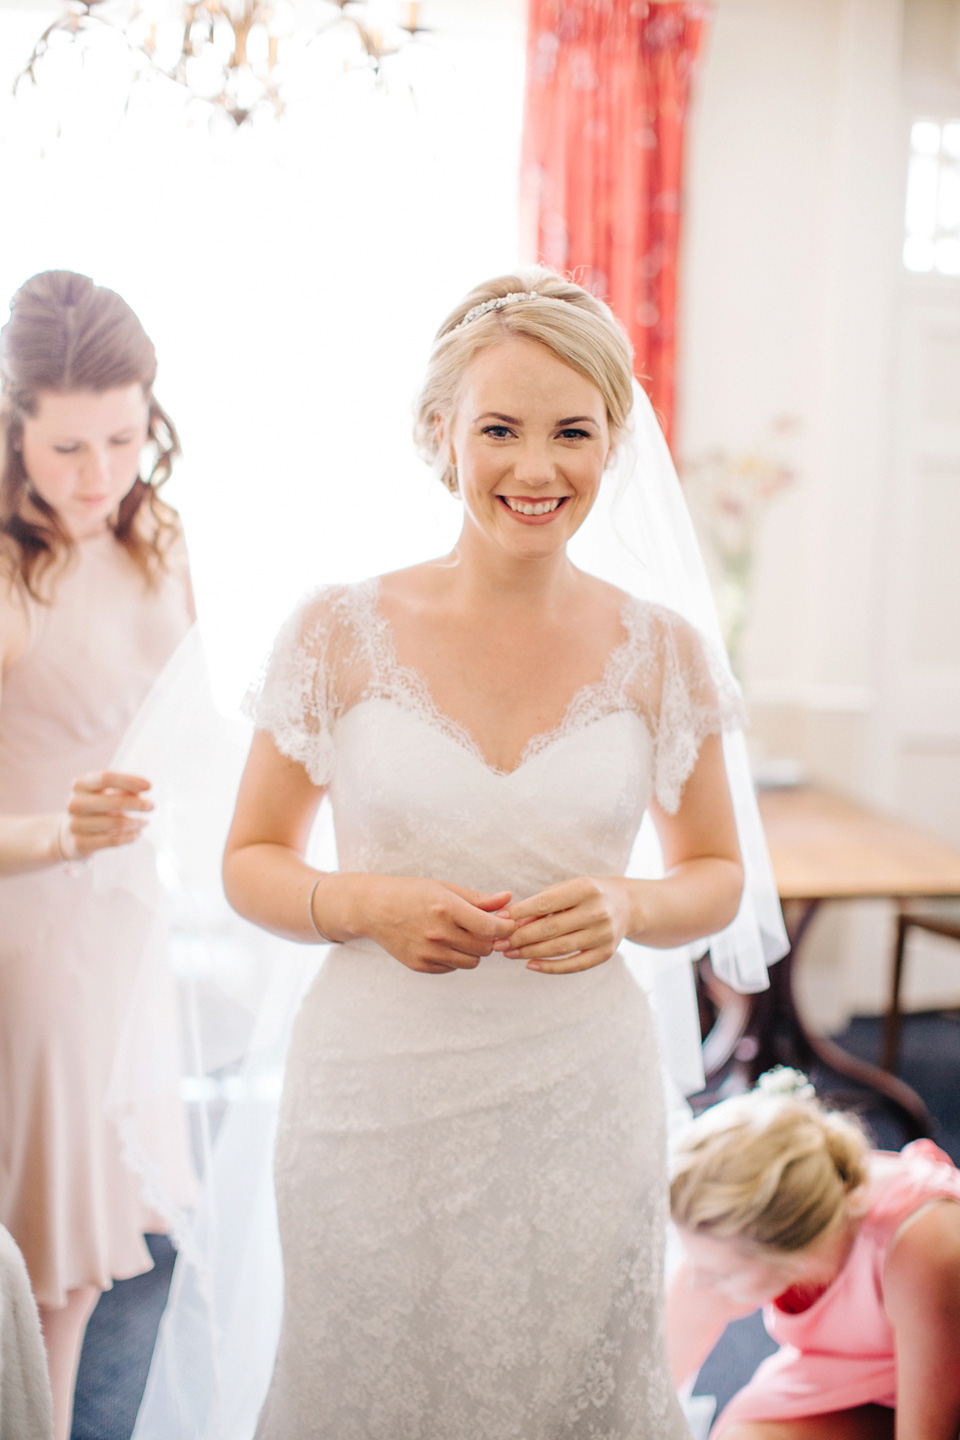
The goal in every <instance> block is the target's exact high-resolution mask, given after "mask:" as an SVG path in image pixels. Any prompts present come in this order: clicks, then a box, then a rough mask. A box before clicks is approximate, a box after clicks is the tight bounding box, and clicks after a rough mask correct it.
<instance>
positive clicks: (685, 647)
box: [635, 605, 747, 815]
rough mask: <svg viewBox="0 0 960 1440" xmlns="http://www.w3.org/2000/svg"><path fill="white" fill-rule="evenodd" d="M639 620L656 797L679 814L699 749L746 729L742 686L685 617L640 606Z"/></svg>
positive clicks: (640, 667) (640, 671) (638, 672)
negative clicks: (717, 737) (712, 739)
mask: <svg viewBox="0 0 960 1440" xmlns="http://www.w3.org/2000/svg"><path fill="white" fill-rule="evenodd" d="M641 612H642V613H641V614H640V615H639V616H638V618H637V630H638V632H639V633H638V634H637V640H638V642H639V644H638V646H637V650H638V655H639V656H640V657H643V660H644V662H645V663H643V664H641V665H638V666H637V670H636V672H635V673H636V675H637V678H638V679H640V680H642V683H643V689H644V692H645V693H644V696H643V708H644V710H645V711H646V714H647V719H648V723H649V725H650V728H651V731H652V733H653V741H654V761H653V766H654V773H653V793H654V795H655V797H656V799H657V803H658V804H659V805H660V806H661V808H662V809H664V810H666V811H667V812H668V814H670V815H674V814H676V811H677V808H678V806H679V804H680V799H681V796H682V795H683V787H684V785H685V784H686V782H687V779H688V778H689V776H690V774H691V772H692V770H693V767H694V765H695V764H696V763H697V756H698V755H699V753H700V747H701V745H702V744H703V742H704V740H705V738H706V737H707V736H708V735H716V734H720V733H721V732H722V731H724V730H739V729H745V728H746V724H747V719H746V712H745V711H744V707H743V700H742V698H741V695H740V690H739V687H738V685H737V683H736V681H735V680H734V679H733V677H732V676H731V674H730V672H729V670H728V669H727V666H726V665H725V663H724V661H723V659H722V658H721V656H720V655H719V654H718V653H717V651H716V650H715V649H714V647H713V646H712V645H711V644H710V642H709V641H708V640H707V639H706V638H705V637H704V636H703V635H701V634H700V632H699V631H698V630H695V629H694V627H693V626H692V625H690V624H688V622H687V621H686V620H684V619H683V618H682V617H681V616H680V615H678V614H676V612H674V611H672V610H668V609H666V608H665V607H663V606H659V605H641Z"/></svg>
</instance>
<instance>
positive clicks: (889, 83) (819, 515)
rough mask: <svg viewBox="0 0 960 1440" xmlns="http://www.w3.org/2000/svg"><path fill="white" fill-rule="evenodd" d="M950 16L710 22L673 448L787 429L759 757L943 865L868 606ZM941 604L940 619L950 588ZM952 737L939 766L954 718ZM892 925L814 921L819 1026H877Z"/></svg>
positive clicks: (763, 622)
mask: <svg viewBox="0 0 960 1440" xmlns="http://www.w3.org/2000/svg"><path fill="white" fill-rule="evenodd" d="M958 12H960V6H958V5H957V3H956V0H715V19H714V24H713V27H712V34H711V37H710V43H709V49H708V53H707V56H706V62H705V66H704V70H703V74H702V77H701V84H700V89H699V100H698V104H697V109H696V112H695V115H694V118H693V129H692V148H691V154H690V169H689V181H688V211H687V228H686V242H685V269H684V290H683V329H682V335H683V345H682V350H681V376H680V393H681V411H680V427H679V430H680V451H681V453H686V454H689V455H696V454H697V453H698V452H701V451H702V450H704V449H707V448H709V447H711V446H714V445H718V444H719V445H722V446H725V447H728V448H731V449H734V450H749V449H750V448H752V447H754V446H756V445H757V443H758V441H760V439H761V438H762V436H763V434H764V432H765V431H766V429H767V427H768V426H769V424H770V422H771V420H773V419H774V418H775V417H776V416H778V415H793V416H796V417H798V418H799V419H800V420H801V422H802V424H803V433H802V438H801V441H800V444H799V454H798V460H799V464H800V469H801V480H800V483H799V484H797V485H796V486H795V487H794V489H793V490H792V491H788V492H786V493H785V494H783V495H781V496H780V497H778V498H777V499H776V500H775V501H774V503H773V505H772V507H771V509H770V511H769V512H768V515H767V517H766V519H765V521H764V522H763V525H762V530H761V542H760V551H759V560H758V573H757V576H756V586H755V593H754V603H753V616H752V620H751V623H750V626H749V632H748V635H747V639H746V643H745V654H744V667H743V668H744V672H745V681H746V687H747V693H748V698H749V700H750V703H751V710H752V713H753V717H754V723H755V731H756V735H755V744H756V745H757V747H758V748H759V749H766V750H767V751H768V752H774V753H779V754H783V753H790V754H794V755H798V756H799V757H800V758H801V759H802V760H803V761H804V762H805V763H806V765H807V767H808V769H809V771H810V773H811V774H812V775H813V777H815V778H817V779H819V780H821V781H823V782H825V783H828V784H833V785H836V786H838V787H840V788H842V789H845V790H847V791H851V792H853V793H855V794H857V795H859V796H861V797H862V798H864V799H866V800H872V801H874V802H875V803H884V804H887V805H889V806H891V807H892V808H894V809H897V810H898V811H900V813H909V814H911V816H912V818H914V819H915V820H917V821H918V822H920V823H923V824H926V825H928V826H930V827H931V828H934V829H937V830H939V831H940V832H941V833H943V834H945V835H946V836H947V838H953V839H954V840H955V841H956V842H957V843H958V844H960V814H958V813H956V812H954V811H953V810H950V813H949V815H948V813H947V812H948V809H949V807H948V806H946V805H945V804H944V802H943V795H944V790H945V788H946V790H948V791H949V790H950V789H951V788H952V778H951V777H952V770H951V768H950V767H951V761H950V757H949V755H948V754H947V753H946V751H941V752H938V753H937V754H934V755H932V754H930V753H926V754H925V755H924V757H923V764H922V765H921V766H920V768H919V769H918V765H919V764H920V762H916V763H913V762H912V761H910V760H909V759H905V758H904V756H902V755H901V756H898V755H897V754H895V753H894V752H895V748H896V747H895V746H891V744H889V743H887V744H884V743H881V737H882V736H883V735H884V734H887V733H888V732H889V731H890V726H891V712H892V707H893V705H894V703H895V696H894V694H893V692H894V691H895V689H896V685H897V684H898V683H902V676H900V675H898V674H894V673H893V669H892V666H893V663H894V662H893V659H892V655H891V648H890V645H889V643H888V638H887V629H886V627H887V626H888V625H889V623H890V614H889V608H888V607H887V606H886V605H885V597H886V595H887V593H888V590H889V584H890V578H891V575H892V573H893V572H894V571H895V570H897V567H898V566H901V565H902V554H901V551H902V537H901V535H900V534H898V532H897V528H896V526H895V524H893V523H891V519H890V516H891V513H892V510H893V504H892V501H893V496H894V493H895V492H896V490H897V486H898V485H899V484H900V483H901V480H902V476H901V475H900V473H899V472H898V470H897V466H896V463H895V457H896V455H897V454H898V445H899V435H898V427H900V426H901V425H902V416H901V415H900V412H899V411H898V404H899V399H898V396H899V394H900V387H901V375H900V368H899V356H898V347H899V337H900V332H901V329H902V322H903V304H904V289H903V285H904V281H903V275H902V270H901V263H900V247H901V243H902V232H901V223H902V207H903V193H904V182H905V163H906V146H907V135H908V123H909V116H910V113H911V105H912V106H917V105H919V104H920V103H921V102H920V100H919V98H918V96H919V94H920V93H921V92H922V93H924V94H926V95H928V96H933V97H934V98H936V97H939V99H940V100H941V101H942V102H943V103H947V100H946V99H945V98H944V97H949V96H951V95H954V94H955V92H956V90H957V88H958V86H957V80H958V72H957V68H956V67H957V63H958V61H960V25H958V23H957V19H958ZM938 584H939V585H940V587H941V589H942V590H943V594H944V601H945V602H946V599H947V593H948V588H949V587H948V577H947V576H943V577H942V578H941V579H940V580H939V581H938V580H937V578H936V577H934V580H933V585H934V587H935V588H936V586H937V585H938ZM950 724H952V725H953V727H954V731H955V734H954V749H955V750H957V749H958V743H960V716H958V717H954V718H953V720H951V722H950ZM911 765H912V769H911ZM921 770H922V774H921V773H920V771H921ZM911 776H913V780H911V779H910V777H911ZM914 782H915V783H914ZM888 912H889V907H886V909H885V908H884V907H882V906H881V907H877V906H872V907H853V906H851V907H846V909H843V907H834V909H833V911H832V912H830V913H827V914H825V915H824V916H823V917H822V918H821V919H819V920H818V922H817V925H816V927H815V929H814V931H813V932H812V934H811V936H810V940H809V942H808V946H807V950H806V963H805V965H804V967H803V976H802V979H803V982H804V988H805V989H806V992H807V996H808V1002H809V1003H810V1004H811V1005H812V1006H813V1007H814V1008H815V1009H816V1012H817V1018H818V1020H820V1022H821V1023H825V1024H838V1023H841V1022H842V1021H843V1019H844V1018H845V1016H846V1015H847V1014H849V1013H850V1012H851V1011H855V1010H864V1009H876V1008H879V1007H880V1006H881V1004H882V998H883V993H884V988H885V985H886V974H887V964H888V955H889V940H890V935H889V913H888ZM913 971H914V977H913V982H912V985H911V989H910V998H911V1000H912V1001H913V1003H915V1004H918V1005H924V1004H934V1003H951V1002H952V1003H955V1004H956V1003H960V965H958V964H957V957H956V956H953V955H951V956H950V957H949V958H948V959H947V960H946V962H944V960H943V952H942V950H941V951H940V955H939V957H938V956H936V955H934V954H933V952H932V951H931V950H929V948H928V954H927V956H926V957H925V958H924V957H923V956H921V957H920V960H919V962H918V964H915V965H914V966H913Z"/></svg>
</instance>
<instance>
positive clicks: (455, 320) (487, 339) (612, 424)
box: [414, 268, 633, 495]
mask: <svg viewBox="0 0 960 1440" xmlns="http://www.w3.org/2000/svg"><path fill="white" fill-rule="evenodd" d="M508 295H527V296H529V295H533V296H534V297H535V298H533V299H522V300H513V301H510V302H509V303H508V304H506V305H504V306H503V307H502V308H500V309H491V310H489V311H487V312H486V313H485V314H482V315H479V316H478V317H476V318H475V319H473V320H470V321H469V322H468V323H467V324H466V325H462V321H463V320H464V318H465V316H467V315H468V314H469V312H470V311H471V310H473V309H474V307H475V306H477V305H483V304H485V303H486V302H488V301H491V300H498V299H503V297H505V296H508ZM512 335H520V336H523V337H524V338H525V339H527V340H536V341H537V342H538V343H539V344H540V345H544V346H546V348H547V349H548V350H550V351H552V353H553V354H554V355H556V357H557V359H558V360H561V361H562V362H563V364H564V365H569V366H570V368H571V370H576V371H577V373H578V374H580V375H582V376H583V377H584V378H585V379H587V380H589V381H590V382H591V384H593V385H595V386H596V387H597V389H598V390H599V391H600V394H601V395H602V396H603V401H604V404H605V406H606V410H607V422H608V425H609V429H610V439H611V441H615V440H616V437H617V435H618V434H619V432H620V431H621V430H622V429H623V426H624V425H625V424H626V421H627V417H628V415H629V414H630V408H631V406H632V404H633V354H632V351H631V349H630V342H629V341H628V340H627V337H626V335H625V334H624V332H623V330H622V329H621V328H620V326H619V325H618V323H617V321H616V320H615V319H614V317H613V314H612V312H611V311H610V309H609V307H608V306H607V305H605V304H604V303H603V301H602V300H598V299H597V298H596V296H595V295H591V294H590V292H589V291H587V290H584V289H583V288H582V287H581V286H580V285H574V284H573V283H572V281H570V280H565V279H564V278H563V276H562V275H557V274H555V273H554V272H553V271H552V270H544V269H539V268H536V269H529V270H518V271H517V272H516V274H513V275H500V276H498V277H497V278H496V279H495V280H487V281H486V282H485V283H484V284H482V285H478V286H477V287H476V288H475V289H474V290H471V291H470V293H469V295H466V296H465V297H464V299H463V300H461V302H460V304H459V305H458V306H457V307H456V309H454V310H452V311H451V313H450V314H449V315H448V316H447V318H446V320H444V322H443V324H442V325H441V326H440V329H439V330H438V331H437V334H436V337H435V339H434V343H433V350H432V352H431V355H430V360H429V363H428V365H427V373H426V375H425V377H424V380H423V384H422V385H421V387H420V393H419V395H418V396H417V399H416V403H415V407H414V408H415V421H414V440H415V442H416V445H417V449H418V451H419V453H420V455H421V456H422V457H423V459H425V460H426V461H427V462H428V464H431V465H432V466H433V467H434V468H435V469H436V471H437V474H438V477H439V478H440V480H442V482H443V484H444V485H446V487H447V489H448V490H449V491H450V492H451V493H452V494H454V495H455V494H456V493H457V477H456V474H455V472H454V469H453V466H452V465H451V464H450V461H449V459H448V457H447V454H446V451H445V447H442V446H441V441H440V437H439V434H438V426H437V422H438V420H444V421H447V422H449V420H450V417H451V415H452V414H453V412H454V410H455V409H456V403H457V397H458V395H459V391H460V387H461V385H462V383H463V378H464V375H465V374H466V372H467V369H468V367H469V365H470V362H471V361H472V360H473V359H474V357H475V356H477V355H478V354H479V353H480V351H481V350H486V349H489V348H490V346H492V345H498V344H501V343H502V342H503V341H504V340H507V339H509V337H510V336H512Z"/></svg>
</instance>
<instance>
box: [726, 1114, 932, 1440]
mask: <svg viewBox="0 0 960 1440" xmlns="http://www.w3.org/2000/svg"><path fill="white" fill-rule="evenodd" d="M887 1158H892V1159H894V1160H895V1162H896V1163H895V1165H894V1166H892V1167H891V1169H890V1172H889V1173H888V1174H887V1175H885V1176H884V1177H883V1179H882V1181H879V1182H878V1184H877V1188H876V1191H875V1194H874V1198H873V1203H872V1205H871V1206H870V1209H869V1211H868V1212H867V1214H866V1216H865V1217H864V1219H863V1221H862V1223H861V1225H860V1229H859V1231H858V1232H857V1238H856V1240H855V1241H854V1243H853V1249H852V1250H851V1252H850V1256H849V1259H848V1260H847V1263H846V1264H845V1265H844V1267H843V1269H842V1270H841V1272H840V1274H839V1275H838V1276H837V1278H836V1280H834V1282H833V1284H832V1285H830V1286H829V1288H828V1289H826V1290H825V1291H824V1292H823V1294H822V1295H821V1296H820V1297H819V1299H817V1300H815V1301H814V1303H813V1304H812V1305H811V1306H810V1307H809V1308H808V1309H806V1310H803V1311H802V1312H801V1313H800V1314H798V1315H791V1314H789V1313H787V1312H786V1311H785V1310H782V1309H780V1308H779V1307H778V1306H777V1304H776V1302H774V1303H773V1304H772V1305H767V1306H765V1308H764V1312H763V1321H764V1325H765V1326H766V1328H767V1332H768V1334H769V1335H770V1337H771V1339H773V1340H776V1341H778V1343H779V1345H780V1349H779V1350H778V1351H776V1353H775V1354H773V1355H771V1356H770V1357H769V1359H767V1360H764V1361H763V1363H762V1364H761V1365H760V1366H759V1368H758V1369H757V1372H756V1374H755V1375H754V1377H753V1379H752V1380H751V1381H750V1382H749V1384H747V1385H745V1386H744V1388H743V1389H742V1390H741V1391H739V1392H738V1394H736V1395H735V1396H734V1397H733V1399H732V1400H731V1401H730V1404H729V1405H728V1406H727V1407H726V1408H725V1410H724V1411H723V1414H722V1415H721V1416H720V1418H719V1420H718V1421H717V1423H716V1425H715V1426H714V1427H713V1429H712V1430H711V1432H710V1440H719V1437H720V1436H722V1435H723V1434H725V1433H726V1431H727V1430H729V1428H730V1427H731V1426H732V1425H734V1424H738V1423H740V1424H742V1423H743V1422H745V1421H748V1420H796V1419H800V1418H801V1417H803V1416H805V1415H827V1414H830V1413H832V1412H833V1411H836V1410H852V1409H853V1408H854V1407H855V1406H857V1405H886V1406H888V1407H889V1408H891V1409H893V1408H895V1406H896V1400H897V1385H896V1356H895V1351H894V1336H893V1330H892V1328H891V1326H890V1322H889V1320H888V1319H887V1315H886V1311H885V1310H884V1306H883V1267H884V1263H885V1261H886V1257H887V1252H888V1250H889V1248H890V1244H891V1242H892V1240H893V1238H894V1236H895V1235H896V1233H897V1231H898V1230H899V1229H900V1226H901V1225H902V1224H903V1223H904V1221H905V1220H907V1219H909V1217H910V1216H911V1215H913V1214H915V1213H916V1211H917V1210H919V1209H921V1208H922V1207H923V1206H924V1205H927V1204H929V1203H930V1201H933V1200H941V1199H948V1200H956V1201H960V1170H957V1169H956V1167H955V1166H954V1164H953V1162H952V1161H951V1159H950V1157H949V1156H948V1155H945V1154H944V1152H943V1151H942V1150H940V1149H938V1148H937V1146H936V1145H934V1143H933V1141H932V1140H914V1141H913V1143H912V1144H910V1145H907V1146H905V1147H904V1149H903V1150H901V1152H900V1154H899V1155H898V1156H895V1157H887Z"/></svg>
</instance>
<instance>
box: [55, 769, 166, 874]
mask: <svg viewBox="0 0 960 1440" xmlns="http://www.w3.org/2000/svg"><path fill="white" fill-rule="evenodd" d="M149 789H150V781H149V780H145V779H144V778H143V776H142V775H122V774H120V773H118V772H117V771H113V770H103V771H100V772H98V773H97V774H94V775H81V776H80V777H79V779H77V780H74V782H73V786H72V788H71V790H70V799H69V800H68V802H67V811H66V814H65V815H64V816H63V818H62V820H61V821H60V829H59V832H58V844H59V849H60V851H61V853H62V857H63V859H65V860H86V858H87V857H88V856H89V855H92V854H93V852H94V851H95V850H105V849H107V848H109V847H110V846H113V845H129V844H130V843H131V842H132V841H134V840H136V839H138V838H139V836H140V835H141V834H142V832H143V827H144V826H145V825H146V823H147V821H146V816H145V815H144V814H143V813H142V812H143V811H148V810H152V809H153V801H152V800H148V799H147V797H146V795H145V793H144V792H145V791H147V790H149Z"/></svg>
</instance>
